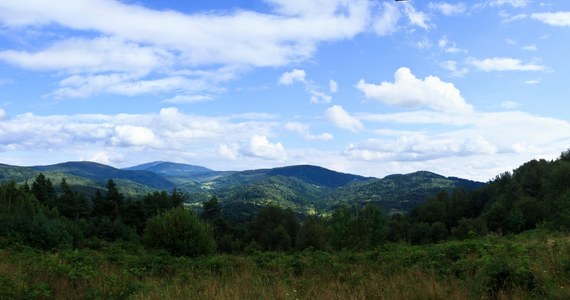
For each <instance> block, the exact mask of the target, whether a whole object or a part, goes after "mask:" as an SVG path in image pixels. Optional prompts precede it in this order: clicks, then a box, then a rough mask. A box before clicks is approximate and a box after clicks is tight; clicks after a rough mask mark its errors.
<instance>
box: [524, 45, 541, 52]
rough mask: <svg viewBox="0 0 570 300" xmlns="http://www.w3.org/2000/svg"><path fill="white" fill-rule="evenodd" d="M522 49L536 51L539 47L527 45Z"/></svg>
mask: <svg viewBox="0 0 570 300" xmlns="http://www.w3.org/2000/svg"><path fill="white" fill-rule="evenodd" d="M522 49H523V50H526V51H536V50H538V47H536V45H526V46H524V47H523V48H522Z"/></svg>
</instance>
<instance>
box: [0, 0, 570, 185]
mask: <svg viewBox="0 0 570 300" xmlns="http://www.w3.org/2000/svg"><path fill="white" fill-rule="evenodd" d="M568 53H570V2H567V1H537V0H479V1H463V2H460V1H447V2H444V1H418V0H416V1H407V2H395V1H388V0H385V1H384V0H382V1H381V0H376V1H372V0H315V1H305V0H264V1H245V0H241V1H150V0H140V1H115V0H58V1H49V2H46V1H43V0H20V1H8V0H0V157H1V159H0V163H6V164H15V165H38V164H51V163H58V162H63V161H75V160H90V161H97V162H101V163H106V164H110V165H113V166H116V167H126V166H131V165H135V164H139V163H144V162H148V161H155V160H166V161H175V162H183V163H190V164H195V165H202V166H206V167H209V168H212V169H217V170H242V169H254V168H266V167H275V166H283V165H293V164H314V165H320V166H323V167H327V168H331V169H334V170H338V171H343V172H350V173H356V174H362V175H368V176H377V177H383V176H385V175H388V174H393V173H409V172H414V171H418V170H429V171H433V172H437V173H440V174H442V175H446V176H459V177H465V178H471V179H477V180H483V181H485V180H488V179H490V178H493V177H494V176H495V175H497V174H499V173H501V172H504V171H510V170H512V169H513V168H516V167H517V166H519V165H520V164H522V163H524V162H525V161H528V160H530V159H534V158H545V159H553V158H556V157H557V156H558V155H559V154H560V152H561V151H563V150H566V149H568V148H570V110H569V109H568V91H570V90H569V88H568V78H570V59H568Z"/></svg>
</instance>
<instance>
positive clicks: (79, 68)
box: [0, 37, 173, 73]
mask: <svg viewBox="0 0 570 300" xmlns="http://www.w3.org/2000/svg"><path fill="white" fill-rule="evenodd" d="M172 56H173V55H172V54H171V53H169V52H168V51H165V50H163V49H160V48H158V47H151V46H142V45H139V44H137V43H132V42H127V41H124V40H122V39H119V38H113V37H99V38H95V39H93V40H89V39H85V38H70V39H67V40H63V41H59V42H56V43H55V44H53V45H51V46H49V47H48V48H46V49H44V50H40V51H38V52H33V53H30V52H25V51H15V50H6V51H1V52H0V60H3V61H5V62H8V63H11V64H14V65H16V66H19V67H22V68H25V69H31V70H46V71H50V70H55V71H59V70H63V71H66V72H69V73H82V72H85V73H96V72H109V71H119V72H126V71H129V72H143V73H147V72H149V71H150V70H152V69H162V68H167V67H168V66H169V65H170V64H172V62H173V61H172Z"/></svg>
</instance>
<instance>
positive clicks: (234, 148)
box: [218, 143, 239, 160]
mask: <svg viewBox="0 0 570 300" xmlns="http://www.w3.org/2000/svg"><path fill="white" fill-rule="evenodd" d="M218 152H219V153H220V155H221V156H222V157H224V158H227V159H230V160H235V159H237V158H238V156H239V145H238V144H236V143H233V144H230V145H226V144H221V145H220V146H219V147H218Z"/></svg>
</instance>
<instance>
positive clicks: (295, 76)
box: [279, 69, 307, 85]
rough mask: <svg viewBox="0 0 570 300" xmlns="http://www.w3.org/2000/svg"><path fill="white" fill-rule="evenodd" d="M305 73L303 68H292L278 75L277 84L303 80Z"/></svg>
mask: <svg viewBox="0 0 570 300" xmlns="http://www.w3.org/2000/svg"><path fill="white" fill-rule="evenodd" d="M306 76H307V74H306V73H305V70H299V69H294V70H293V71H291V72H285V73H283V74H281V76H280V77H279V84H283V85H291V84H293V83H295V82H305V77H306Z"/></svg>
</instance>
